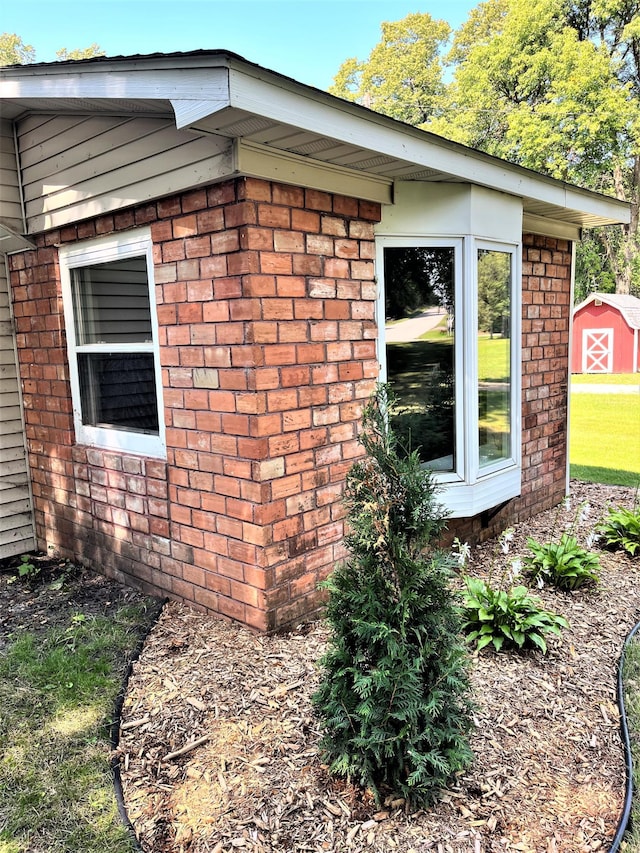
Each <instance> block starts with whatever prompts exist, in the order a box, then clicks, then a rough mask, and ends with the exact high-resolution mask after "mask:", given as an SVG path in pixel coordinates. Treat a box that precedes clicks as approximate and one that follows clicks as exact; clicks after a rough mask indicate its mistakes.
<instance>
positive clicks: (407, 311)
mask: <svg viewBox="0 0 640 853" xmlns="http://www.w3.org/2000/svg"><path fill="white" fill-rule="evenodd" d="M384 280H385V339H386V359H387V381H388V382H389V384H390V385H391V387H392V389H393V391H394V392H395V395H396V397H397V400H398V405H397V408H396V411H395V412H394V413H393V415H392V425H393V428H394V430H395V432H396V435H397V436H398V438H399V440H400V443H401V445H402V446H403V447H404V448H406V449H407V450H415V449H418V450H419V453H420V458H421V459H422V461H423V462H424V463H426V464H427V465H428V466H429V467H430V468H432V469H433V470H435V471H454V470H455V467H456V458H455V444H456V441H455V358H454V323H453V317H454V292H455V269H454V249H453V247H450V246H447V247H424V246H422V247H421V246H412V247H398V248H396V247H394V248H385V250H384Z"/></svg>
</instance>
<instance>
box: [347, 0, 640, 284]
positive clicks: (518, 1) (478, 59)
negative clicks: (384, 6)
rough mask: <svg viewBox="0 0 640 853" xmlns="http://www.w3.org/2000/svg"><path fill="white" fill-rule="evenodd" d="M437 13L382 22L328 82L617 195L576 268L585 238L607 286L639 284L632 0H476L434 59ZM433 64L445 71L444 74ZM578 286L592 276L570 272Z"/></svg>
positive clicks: (638, 106) (637, 90)
mask: <svg viewBox="0 0 640 853" xmlns="http://www.w3.org/2000/svg"><path fill="white" fill-rule="evenodd" d="M442 23H443V22H439V21H434V20H433V19H432V18H431V17H430V16H429V15H426V14H425V15H409V16H408V17H407V18H405V19H404V20H402V21H398V22H397V23H396V24H395V25H393V24H384V25H383V39H382V41H381V42H380V43H379V44H378V45H377V46H376V47H375V48H374V49H373V50H372V52H371V54H370V56H369V59H368V61H366V62H358V61H357V60H355V59H351V60H348V61H347V62H346V63H344V64H343V66H342V67H341V69H340V72H339V74H338V76H337V77H336V80H335V84H334V88H333V89H332V91H333V92H334V94H338V95H342V96H343V97H349V98H350V99H351V100H358V101H360V102H361V103H365V104H366V105H367V106H370V107H372V108H373V109H376V110H378V111H380V112H384V113H386V114H388V115H392V116H394V117H395V118H400V119H402V120H404V121H408V122H410V123H412V124H416V125H420V126H422V127H424V128H428V129H429V130H432V131H434V132H435V133H438V134H440V135H442V136H445V137H447V138H449V139H454V140H456V141H458V142H462V143H464V144H466V145H470V146H472V147H474V148H478V149H480V150H483V151H487V152H488V153H490V154H494V155H496V156H499V157H503V158H505V159H507V160H510V161H512V162H514V163H519V164H521V165H523V166H526V167H528V168H532V169H536V170H537V171H540V172H543V173H545V174H549V175H551V176H553V177H555V178H558V179H560V180H567V181H571V182H572V183H576V184H579V185H580V186H584V187H587V188H589V189H592V190H595V191H597V192H602V193H605V194H608V195H612V196H615V197H617V198H621V199H626V200H627V201H629V202H630V203H631V224H630V225H628V226H619V227H614V228H603V229H596V230H594V231H593V232H591V233H590V234H589V235H588V237H589V246H588V248H587V247H580V246H579V247H578V251H579V254H582V253H585V255H586V257H585V259H584V263H581V264H580V265H579V268H580V269H586V268H588V269H589V270H590V271H591V272H593V270H594V266H593V263H591V262H590V261H589V260H588V257H589V256H591V258H592V256H593V251H594V248H596V249H598V250H599V251H600V253H601V255H602V258H603V263H602V269H603V272H606V273H607V274H608V275H609V276H612V277H613V279H614V281H615V287H616V290H617V291H618V292H620V293H629V292H633V291H636V290H637V292H639V293H640V261H639V260H638V259H639V258H640V234H639V231H638V226H639V208H640V2H639V0H536V2H534V3H532V2H530V0H486V2H483V3H480V4H479V5H478V6H477V7H476V8H475V9H473V10H472V11H471V13H470V15H469V18H468V20H467V21H466V22H465V23H464V24H463V25H462V26H461V27H460V28H459V29H458V30H457V32H456V33H455V34H454V37H453V43H452V45H451V48H450V50H449V52H448V54H446V56H444V58H443V53H442V51H443V50H444V46H445V43H446V39H447V35H448V33H447V28H446V25H445V27H442V28H440V27H439V25H440V24H442ZM394 27H395V29H394ZM392 33H395V34H396V35H395V38H394V37H392ZM403 33H404V39H402V38H401V35H402V34H403ZM421 38H422V39H423V43H422V44H420V42H419V40H420V39H421ZM420 62H421V63H422V66H423V72H424V73H423V74H422V75H421V74H420V73H418V71H416V70H415V67H414V63H415V64H416V65H418V64H419V63H420ZM443 64H444V65H445V66H446V65H448V66H449V68H450V69H451V70H452V72H453V77H452V79H451V80H450V82H449V83H447V84H444V83H443V72H442V68H443ZM405 69H408V70H409V72H410V73H409V72H406V71H405ZM420 88H422V90H423V92H424V95H423V96H422V97H421V96H420V92H419V89H420ZM592 259H593V258H592ZM598 285H599V283H598ZM587 286H589V287H592V286H593V281H592V283H591V284H590V285H587V282H586V281H585V282H582V281H579V282H578V289H582V290H584V289H585V288H586V287H587Z"/></svg>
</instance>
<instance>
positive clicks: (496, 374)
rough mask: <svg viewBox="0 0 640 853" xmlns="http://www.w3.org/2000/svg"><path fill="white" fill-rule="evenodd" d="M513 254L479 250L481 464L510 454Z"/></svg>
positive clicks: (479, 438)
mask: <svg viewBox="0 0 640 853" xmlns="http://www.w3.org/2000/svg"><path fill="white" fill-rule="evenodd" d="M510 319H511V254H510V253H509V252H498V251H494V250H487V249H480V250H479V251H478V441H479V444H480V467H483V466H486V465H491V464H492V463H494V462H496V461H498V460H500V459H508V458H509V457H510V455H511V434H510V433H511V429H510V424H511V339H510V333H511V330H510V328H509V326H510Z"/></svg>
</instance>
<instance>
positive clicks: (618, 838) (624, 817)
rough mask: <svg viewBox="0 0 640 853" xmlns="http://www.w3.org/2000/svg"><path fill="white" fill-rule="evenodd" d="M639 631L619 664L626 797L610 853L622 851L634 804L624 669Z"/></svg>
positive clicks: (638, 625) (629, 635) (624, 650)
mask: <svg viewBox="0 0 640 853" xmlns="http://www.w3.org/2000/svg"><path fill="white" fill-rule="evenodd" d="M639 629H640V622H638V623H637V624H636V625H635V626H634V627H633V628H632V629H631V631H630V632H629V633H628V634H627V638H626V640H625V641H624V645H623V647H622V653H621V655H620V661H619V663H618V707H619V708H620V731H621V734H622V745H623V747H624V759H625V774H626V791H625V797H624V805H623V807H622V814H621V815H620V820H619V821H618V829H617V831H616V834H615V836H614V838H613V843H612V844H611V847H610V848H609V853H617V851H618V850H619V849H620V844H621V843H622V840H623V837H624V834H625V832H626V831H627V827H628V825H629V820H630V818H631V806H632V804H633V755H632V753H631V740H630V738H629V726H628V724H627V715H626V711H625V705H624V679H623V675H622V671H623V669H624V656H625V652H626V650H627V647H628V645H629V643H630V642H631V641H632V640H633V638H634V637H635V635H636V632H637V631H638V630H639Z"/></svg>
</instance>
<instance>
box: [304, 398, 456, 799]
mask: <svg viewBox="0 0 640 853" xmlns="http://www.w3.org/2000/svg"><path fill="white" fill-rule="evenodd" d="M391 405H392V400H391V399H390V398H389V391H388V389H387V387H386V386H380V387H379V388H378V391H377V393H376V395H375V396H374V398H373V399H372V401H371V402H370V404H369V405H368V406H367V408H366V409H365V413H364V421H363V432H362V436H361V441H362V444H363V446H364V448H365V451H366V456H365V457H364V458H363V459H362V460H360V461H358V462H356V463H355V464H354V465H353V466H352V467H351V469H350V471H349V474H348V477H347V486H346V493H345V504H346V508H347V513H348V521H349V531H350V532H349V535H348V536H347V538H346V545H347V547H348V550H349V556H348V558H347V560H346V561H345V562H344V563H343V564H342V565H339V566H338V567H337V568H336V569H335V571H334V572H333V574H332V575H331V577H330V578H329V580H328V582H327V583H326V584H325V588H326V589H328V591H329V601H328V605H327V619H328V622H329V625H330V627H331V637H330V640H329V643H328V649H327V653H326V654H325V656H324V658H323V659H322V661H321V668H322V672H321V680H320V686H319V689H318V690H317V692H316V693H315V695H314V697H313V702H314V706H315V709H316V713H317V715H318V717H319V719H320V723H321V726H322V728H323V731H324V735H323V739H322V741H321V749H322V753H323V755H324V757H325V759H326V761H327V763H328V764H329V766H330V771H331V772H332V773H334V774H336V775H338V776H343V777H346V778H348V779H352V780H353V781H354V782H356V783H359V784H361V785H363V786H365V787H367V788H369V789H371V790H372V792H373V793H374V794H375V796H376V798H377V799H378V800H379V801H380V800H381V799H383V794H384V793H385V792H393V793H395V794H396V795H400V796H401V797H404V798H405V799H406V800H407V801H408V802H409V803H410V804H411V805H413V806H424V805H428V804H429V803H431V802H433V800H435V799H436V798H437V796H438V794H439V791H440V789H441V788H443V787H445V786H446V785H447V783H448V782H449V781H450V780H451V779H452V778H453V777H455V775H456V774H457V773H458V772H460V771H461V770H462V769H464V768H465V767H466V766H467V765H468V764H469V762H470V760H471V751H470V747H469V742H468V733H469V730H470V728H471V709H470V703H469V689H470V688H469V679H468V668H467V667H468V660H467V653H466V649H465V646H464V642H463V639H462V635H461V631H460V628H461V625H460V612H459V608H458V607H457V606H456V602H455V596H454V593H453V592H452V590H451V588H450V579H451V569H452V561H451V559H450V557H449V556H448V555H446V554H444V553H443V552H441V551H439V550H438V549H437V548H436V547H435V542H436V541H437V538H438V536H439V534H440V533H441V532H442V530H443V527H444V524H445V514H444V510H443V509H442V507H441V506H440V505H439V504H438V503H437V501H436V499H435V491H436V486H435V483H434V481H433V479H432V475H431V474H430V472H429V471H427V470H425V469H424V468H423V467H422V465H421V463H420V459H419V456H418V454H417V453H415V452H414V453H410V454H408V455H407V454H404V453H402V452H401V448H400V447H398V442H397V439H396V437H395V434H394V432H393V431H392V429H391V428H390V426H389V420H388V415H387V413H388V412H389V410H390V407H391Z"/></svg>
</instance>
